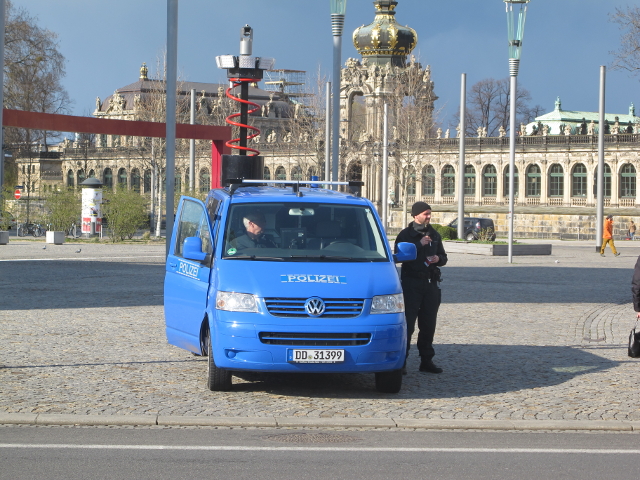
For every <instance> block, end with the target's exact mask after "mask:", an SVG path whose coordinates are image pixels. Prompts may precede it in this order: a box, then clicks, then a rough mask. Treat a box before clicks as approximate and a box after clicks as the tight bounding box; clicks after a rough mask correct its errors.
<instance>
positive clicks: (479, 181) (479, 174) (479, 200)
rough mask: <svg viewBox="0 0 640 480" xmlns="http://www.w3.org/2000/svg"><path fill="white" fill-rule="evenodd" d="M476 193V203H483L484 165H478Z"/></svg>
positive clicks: (476, 167)
mask: <svg viewBox="0 0 640 480" xmlns="http://www.w3.org/2000/svg"><path fill="white" fill-rule="evenodd" d="M475 169H476V195H475V199H474V201H475V203H476V205H482V165H476V166H475Z"/></svg>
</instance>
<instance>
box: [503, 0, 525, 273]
mask: <svg viewBox="0 0 640 480" xmlns="http://www.w3.org/2000/svg"><path fill="white" fill-rule="evenodd" d="M504 3H505V5H506V7H507V33H508V36H509V76H510V79H511V85H510V93H509V96H510V98H509V102H510V105H509V107H510V109H509V263H512V261H513V215H514V203H515V201H514V200H515V198H514V190H515V189H514V171H515V164H516V95H517V84H518V80H517V78H518V69H519V67H520V55H521V53H522V39H523V37H524V23H525V19H526V16H527V6H528V5H527V4H528V3H529V0H504Z"/></svg>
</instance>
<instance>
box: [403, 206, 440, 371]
mask: <svg viewBox="0 0 640 480" xmlns="http://www.w3.org/2000/svg"><path fill="white" fill-rule="evenodd" d="M411 215H412V216H413V222H411V223H410V224H409V226H408V227H407V228H405V229H404V230H402V231H401V232H400V233H399V234H398V237H397V238H396V241H395V244H396V245H397V244H398V243H399V242H410V243H413V244H414V245H415V246H416V248H417V251H418V252H417V257H416V259H415V260H412V261H410V262H402V270H401V274H400V280H401V282H402V292H403V294H404V306H405V317H406V320H407V356H409V345H410V344H411V336H412V335H413V332H414V330H415V327H416V319H417V320H418V329H419V330H420V331H419V332H418V353H419V354H420V357H421V361H420V371H421V372H428V373H442V368H440V367H438V366H437V365H436V364H435V363H433V360H432V359H433V356H434V355H435V351H434V350H433V335H434V333H435V331H436V320H437V317H438V308H439V307H440V301H441V292H440V286H439V282H440V269H439V268H438V267H442V266H443V265H446V264H447V254H446V253H445V251H444V246H443V244H442V237H441V236H440V234H439V233H438V232H437V231H436V230H435V229H434V228H433V227H432V226H431V225H430V222H431V207H430V206H429V205H428V204H427V203H425V202H416V203H414V204H413V206H412V207H411ZM406 364H407V362H406V360H405V366H404V367H403V373H406Z"/></svg>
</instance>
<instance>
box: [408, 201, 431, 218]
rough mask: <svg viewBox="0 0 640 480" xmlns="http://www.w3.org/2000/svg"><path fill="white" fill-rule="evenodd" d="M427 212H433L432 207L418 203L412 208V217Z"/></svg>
mask: <svg viewBox="0 0 640 480" xmlns="http://www.w3.org/2000/svg"><path fill="white" fill-rule="evenodd" d="M426 210H431V207H430V206H429V204H428V203H426V202H416V203H414V204H413V207H411V216H412V217H415V216H416V215H420V214H421V213H422V212H424V211H426Z"/></svg>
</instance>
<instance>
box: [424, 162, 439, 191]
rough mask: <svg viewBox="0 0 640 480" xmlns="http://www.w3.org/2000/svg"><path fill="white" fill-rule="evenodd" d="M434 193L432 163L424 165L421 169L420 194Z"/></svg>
mask: <svg viewBox="0 0 640 480" xmlns="http://www.w3.org/2000/svg"><path fill="white" fill-rule="evenodd" d="M435 193H436V170H435V169H434V168H433V166H432V165H426V166H425V167H424V168H423V169H422V195H434V194H435Z"/></svg>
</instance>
